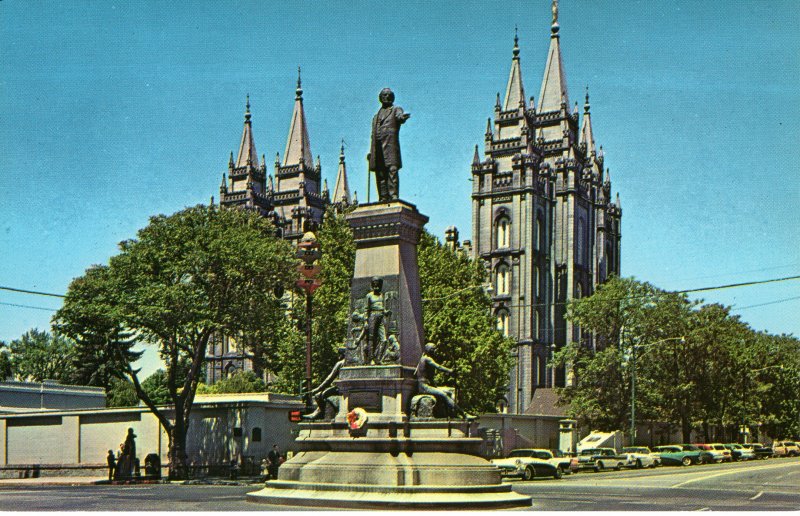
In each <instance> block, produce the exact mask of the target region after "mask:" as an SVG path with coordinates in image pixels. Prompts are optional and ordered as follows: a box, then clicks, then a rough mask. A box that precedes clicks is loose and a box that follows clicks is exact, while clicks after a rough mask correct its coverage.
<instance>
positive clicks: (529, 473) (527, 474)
mask: <svg viewBox="0 0 800 516" xmlns="http://www.w3.org/2000/svg"><path fill="white" fill-rule="evenodd" d="M535 475H536V472H535V471H534V469H533V466H528V467H527V468H525V471H524V472H523V473H522V480H532V479H533V477H534V476H535Z"/></svg>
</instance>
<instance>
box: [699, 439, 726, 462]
mask: <svg viewBox="0 0 800 516" xmlns="http://www.w3.org/2000/svg"><path fill="white" fill-rule="evenodd" d="M696 446H697V447H698V448H700V449H702V450H706V451H707V452H710V453H711V455H712V456H713V459H712V460H713V461H714V462H731V461H733V456H732V455H731V451H730V450H729V449H727V448H726V447H725V445H724V444H722V443H711V444H705V443H697V444H696Z"/></svg>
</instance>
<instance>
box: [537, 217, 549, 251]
mask: <svg viewBox="0 0 800 516" xmlns="http://www.w3.org/2000/svg"><path fill="white" fill-rule="evenodd" d="M536 238H537V240H538V242H539V245H538V247H537V249H538V250H539V251H540V252H542V251H544V250H545V247H546V246H547V235H546V234H545V231H544V217H543V216H542V212H541V211H540V212H539V214H538V215H537V216H536Z"/></svg>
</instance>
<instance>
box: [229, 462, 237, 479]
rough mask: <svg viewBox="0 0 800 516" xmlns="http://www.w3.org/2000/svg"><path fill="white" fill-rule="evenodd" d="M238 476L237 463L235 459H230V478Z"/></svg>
mask: <svg viewBox="0 0 800 516" xmlns="http://www.w3.org/2000/svg"><path fill="white" fill-rule="evenodd" d="M237 478H239V463H238V462H237V461H236V459H231V480H236V479H237Z"/></svg>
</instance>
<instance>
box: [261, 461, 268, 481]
mask: <svg viewBox="0 0 800 516" xmlns="http://www.w3.org/2000/svg"><path fill="white" fill-rule="evenodd" d="M261 478H262V481H263V482H266V481H267V479H268V478H269V461H268V460H267V459H266V458H264V459H262V460H261Z"/></svg>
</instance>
